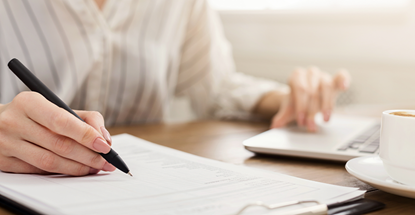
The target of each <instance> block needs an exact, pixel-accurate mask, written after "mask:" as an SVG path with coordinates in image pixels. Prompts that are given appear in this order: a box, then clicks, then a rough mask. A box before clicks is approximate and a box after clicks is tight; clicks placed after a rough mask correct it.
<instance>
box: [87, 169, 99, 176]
mask: <svg viewBox="0 0 415 215" xmlns="http://www.w3.org/2000/svg"><path fill="white" fill-rule="evenodd" d="M99 171H100V170H99V169H94V168H90V169H89V174H90V175H95V174H97V173H98V172H99Z"/></svg>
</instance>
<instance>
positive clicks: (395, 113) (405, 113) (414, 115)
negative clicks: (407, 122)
mask: <svg viewBox="0 0 415 215" xmlns="http://www.w3.org/2000/svg"><path fill="white" fill-rule="evenodd" d="M389 114H392V115H396V116H409V117H415V113H410V112H405V111H397V112H392V113H389Z"/></svg>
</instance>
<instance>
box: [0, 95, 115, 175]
mask: <svg viewBox="0 0 415 215" xmlns="http://www.w3.org/2000/svg"><path fill="white" fill-rule="evenodd" d="M76 112H77V114H78V115H79V116H80V117H81V118H82V119H83V120H84V121H85V122H86V123H85V122H82V121H81V120H79V119H78V118H76V117H75V116H73V115H72V114H71V113H69V112H68V111H66V110H64V109H62V108H60V107H58V106H56V105H55V104H53V103H51V102H49V101H48V100H46V99H45V98H44V97H43V96H42V95H40V94H39V93H35V92H22V93H20V94H19V95H17V96H16V97H15V98H14V99H13V101H12V102H10V103H8V104H5V105H1V106H0V170H2V171H4V172H11V173H38V174H48V173H61V174H66V175H72V176H82V175H88V174H96V173H98V172H99V171H100V170H104V171H114V170H115V167H114V166H112V165H111V164H109V163H108V162H107V161H106V160H105V159H104V158H103V157H102V156H101V155H100V154H98V152H100V153H108V152H109V151H110V149H111V148H110V144H111V138H110V135H109V133H108V131H107V130H106V129H105V127H104V119H103V117H102V116H101V114H99V113H98V112H93V111H76ZM104 137H105V138H104Z"/></svg>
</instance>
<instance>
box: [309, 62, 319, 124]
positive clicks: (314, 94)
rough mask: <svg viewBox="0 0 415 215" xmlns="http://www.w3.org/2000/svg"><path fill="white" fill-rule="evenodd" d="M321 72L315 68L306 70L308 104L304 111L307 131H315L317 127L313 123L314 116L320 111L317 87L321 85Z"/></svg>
mask: <svg viewBox="0 0 415 215" xmlns="http://www.w3.org/2000/svg"><path fill="white" fill-rule="evenodd" d="M321 74H322V73H321V71H320V70H319V69H318V68H317V67H310V68H309V69H308V70H307V79H308V82H309V88H308V91H309V92H308V93H309V99H308V101H309V103H308V107H307V110H306V114H307V116H306V117H307V119H306V126H307V129H308V130H309V131H316V130H317V126H316V124H315V122H314V116H315V115H316V113H317V112H318V111H319V110H320V101H321V98H320V92H319V86H320V83H321V76H322V75H321Z"/></svg>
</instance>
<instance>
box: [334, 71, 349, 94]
mask: <svg viewBox="0 0 415 215" xmlns="http://www.w3.org/2000/svg"><path fill="white" fill-rule="evenodd" d="M333 79H334V85H335V87H336V90H340V91H344V90H347V89H348V88H349V86H350V82H351V77H350V74H349V72H348V71H347V70H346V69H340V70H339V71H338V72H337V74H336V75H335V76H334V78H333Z"/></svg>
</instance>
